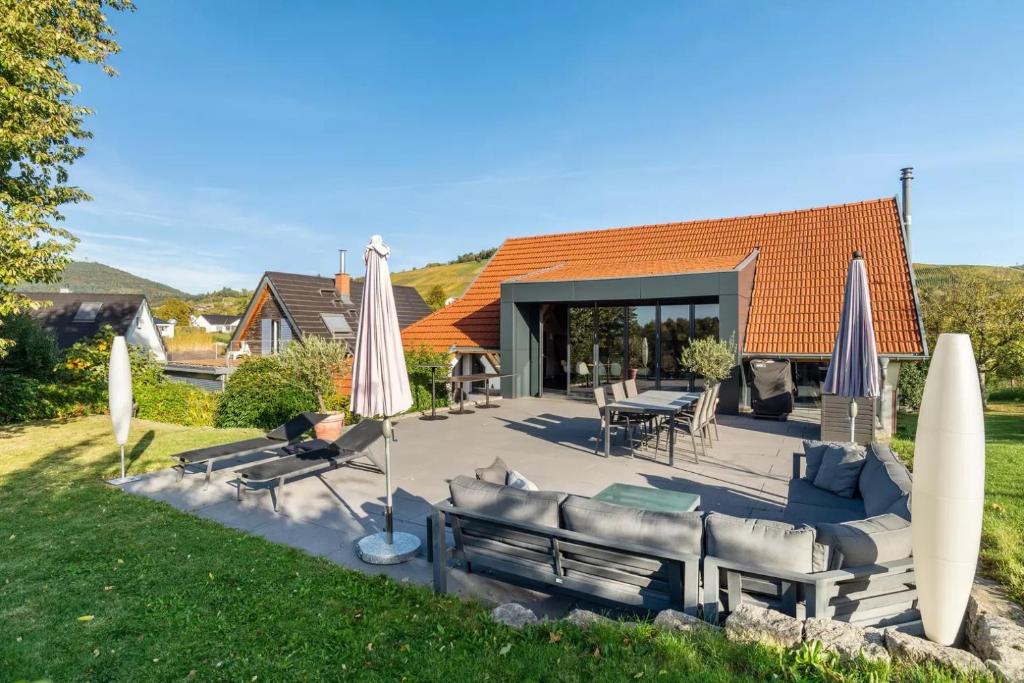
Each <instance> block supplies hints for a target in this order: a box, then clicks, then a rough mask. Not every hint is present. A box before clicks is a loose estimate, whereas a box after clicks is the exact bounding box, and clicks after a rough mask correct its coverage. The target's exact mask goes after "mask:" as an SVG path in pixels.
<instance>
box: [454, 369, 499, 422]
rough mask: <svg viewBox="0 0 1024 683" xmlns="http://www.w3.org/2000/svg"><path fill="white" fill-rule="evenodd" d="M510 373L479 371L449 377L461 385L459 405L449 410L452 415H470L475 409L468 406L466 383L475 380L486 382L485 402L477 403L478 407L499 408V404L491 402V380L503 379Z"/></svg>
mask: <svg viewBox="0 0 1024 683" xmlns="http://www.w3.org/2000/svg"><path fill="white" fill-rule="evenodd" d="M511 376H512V375H511V374H509V373H504V374H502V373H498V372H479V373H475V374H472V375H452V376H451V377H449V378H448V381H449V382H451V383H452V384H453V385H455V384H457V385H459V389H460V391H459V407H458V408H457V409H455V408H453V409H451V410H449V411H448V412H450V413H451V414H452V415H469V414H472V413H473V411H472V410H470V409H469V408H467V407H466V385H467V384H472V383H473V382H485V384H484V403H483V405H481V404H480V403H479V402H478V403H477V404H476V407H477V408H497V407H498V406H497V404H494V403H491V388H490V381H491V380H492V379H503V378H505V377H511Z"/></svg>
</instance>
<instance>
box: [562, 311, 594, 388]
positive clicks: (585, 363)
mask: <svg viewBox="0 0 1024 683" xmlns="http://www.w3.org/2000/svg"><path fill="white" fill-rule="evenodd" d="M568 339H569V349H568V354H567V355H568V358H569V393H570V394H576V395H579V396H583V395H584V394H586V393H588V392H589V391H590V390H591V388H592V387H593V386H595V385H594V307H593V306H592V305H591V306H569V308H568Z"/></svg>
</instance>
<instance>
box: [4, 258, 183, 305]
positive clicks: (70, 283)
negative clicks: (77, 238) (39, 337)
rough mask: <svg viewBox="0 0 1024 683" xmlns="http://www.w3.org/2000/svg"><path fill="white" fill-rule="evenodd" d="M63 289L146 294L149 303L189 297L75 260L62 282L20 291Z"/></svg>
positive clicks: (174, 290) (69, 265)
mask: <svg viewBox="0 0 1024 683" xmlns="http://www.w3.org/2000/svg"><path fill="white" fill-rule="evenodd" d="M61 287H68V288H70V289H71V291H72V292H105V293H109V294H145V295H146V298H147V299H149V301H150V303H159V302H161V301H164V300H166V299H170V298H172V297H179V298H184V297H188V296H189V295H188V294H186V293H185V292H182V291H181V290H179V289H175V288H174V287H170V286H168V285H165V284H162V283H160V282H154V281H153V280H147V279H146V278H142V277H139V276H137V275H132V274H131V273H129V272H126V271H123V270H118V269H117V268H112V267H110V266H107V265H104V264H102V263H95V262H93V261H72V262H71V263H69V264H68V266H67V267H66V268H65V269H64V275H63V278H62V281H61V282H60V283H55V284H49V285H47V284H37V283H32V284H23V285H19V286H18V288H17V289H18V291H21V292H53V291H56V290H57V289H59V288H61Z"/></svg>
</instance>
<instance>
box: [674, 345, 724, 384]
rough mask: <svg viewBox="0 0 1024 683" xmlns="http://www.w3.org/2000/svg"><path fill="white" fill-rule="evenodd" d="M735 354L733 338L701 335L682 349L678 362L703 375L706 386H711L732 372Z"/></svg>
mask: <svg viewBox="0 0 1024 683" xmlns="http://www.w3.org/2000/svg"><path fill="white" fill-rule="evenodd" d="M736 356H737V354H736V341H735V339H730V340H729V341H719V340H718V339H715V338H714V337H701V338H699V339H695V340H694V341H692V342H690V345H689V346H687V347H686V348H685V349H683V353H682V355H681V356H680V358H679V363H680V364H681V365H682V366H683V367H684V368H686V369H687V370H689V371H691V372H695V373H697V374H698V375H700V376H701V377H703V378H704V381H705V384H706V385H707V386H712V385H715V384H718V383H719V382H721V381H722V380H724V379H727V378H728V377H729V375H731V374H732V369H733V368H734V367H736Z"/></svg>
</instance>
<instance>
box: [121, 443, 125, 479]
mask: <svg viewBox="0 0 1024 683" xmlns="http://www.w3.org/2000/svg"><path fill="white" fill-rule="evenodd" d="M121 478H122V479H124V444H121Z"/></svg>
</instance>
